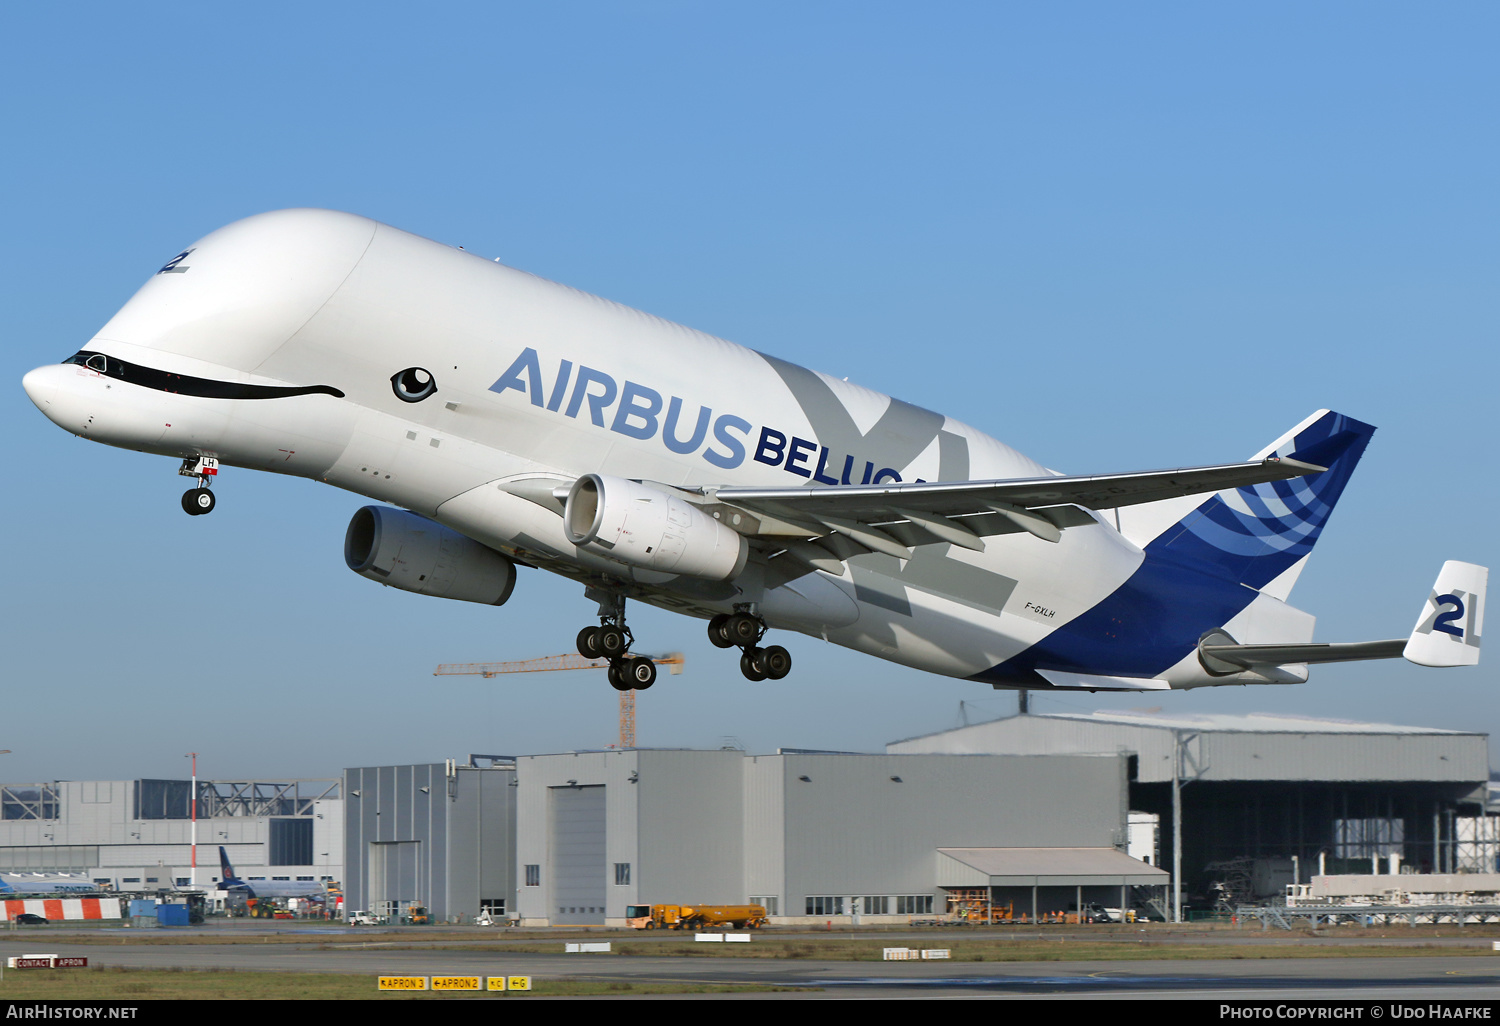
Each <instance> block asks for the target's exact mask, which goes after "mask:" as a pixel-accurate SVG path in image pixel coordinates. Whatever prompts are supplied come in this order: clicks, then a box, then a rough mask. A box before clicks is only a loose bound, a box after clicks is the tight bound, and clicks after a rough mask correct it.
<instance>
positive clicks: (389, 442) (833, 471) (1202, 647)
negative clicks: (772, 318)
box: [23, 210, 1488, 691]
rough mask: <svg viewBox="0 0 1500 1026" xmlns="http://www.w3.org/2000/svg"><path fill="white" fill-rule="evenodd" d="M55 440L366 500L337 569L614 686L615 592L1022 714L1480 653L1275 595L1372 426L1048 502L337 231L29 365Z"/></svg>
mask: <svg viewBox="0 0 1500 1026" xmlns="http://www.w3.org/2000/svg"><path fill="white" fill-rule="evenodd" d="M23 383H24V386H25V389H26V392H27V394H28V395H29V396H30V397H31V399H32V401H33V402H34V403H35V404H36V405H37V406H38V407H39V408H40V409H41V411H42V412H43V413H45V414H46V415H47V417H48V418H50V419H51V420H52V421H53V422H54V423H56V424H58V425H59V426H61V427H63V428H65V429H66V430H68V431H71V432H73V433H74V434H76V435H79V436H82V437H84V438H89V439H93V440H95V441H98V442H103V443H105V444H108V445H113V446H118V447H121V448H125V449H134V450H139V451H142V452H148V453H155V454H159V455H162V456H168V457H171V458H173V459H175V460H181V466H180V468H179V473H181V474H183V475H185V476H188V477H191V478H194V479H195V480H196V482H197V483H196V486H195V487H193V488H191V489H189V490H188V491H187V492H186V493H185V494H184V495H183V499H182V502H183V508H184V509H185V510H186V511H187V512H188V513H190V514H193V515H202V514H204V513H207V512H209V511H211V510H212V509H213V508H214V505H215V502H216V495H217V494H218V491H221V490H222V488H220V489H218V490H215V489H212V488H211V487H210V486H211V485H213V484H214V483H215V482H216V481H217V479H218V477H219V471H220V470H221V469H222V468H230V467H238V468H247V469H254V470H266V471H271V472H273V473H278V474H289V475H294V476H298V477H305V478H308V479H311V480H315V481H322V482H325V483H327V484H331V485H335V486H337V487H339V488H343V489H347V490H348V491H352V492H355V493H357V494H359V495H363V496H367V497H369V498H370V499H374V500H376V501H377V502H378V503H381V505H369V506H365V507H363V508H361V509H359V510H357V511H356V512H355V513H354V515H353V518H352V520H351V521H350V524H349V528H348V531H347V533H346V536H345V539H344V558H345V560H346V562H347V563H348V566H349V567H350V569H352V570H354V571H355V572H356V573H358V574H361V575H363V576H364V577H367V578H369V579H370V580H373V581H376V582H378V583H381V584H384V585H387V586H390V587H394V588H400V589H403V590H406V591H411V592H416V593H418V594H424V595H433V596H440V597H444V598H449V599H459V600H463V601H468V602H479V603H487V604H490V605H500V604H502V603H504V602H505V601H506V600H507V599H508V598H510V596H511V592H512V590H513V588H514V587H515V585H516V580H517V569H516V568H517V567H525V568H540V569H543V570H548V571H551V572H553V573H556V574H561V575H563V576H564V577H567V578H570V579H572V580H574V581H576V582H578V583H580V584H582V585H583V586H584V594H585V596H586V598H587V599H588V600H589V601H591V602H595V603H597V604H598V612H597V616H598V625H597V626H595V625H594V624H592V623H590V624H589V625H587V626H585V627H584V629H583V630H581V631H580V632H579V635H578V648H579V651H580V652H581V653H583V654H585V655H590V656H597V655H603V656H606V657H608V658H609V660H610V674H609V677H610V682H611V683H612V684H613V685H614V686H615V687H616V688H618V689H620V690H627V689H630V688H646V687H649V686H650V685H651V684H652V683H653V681H654V680H655V674H656V669H655V666H654V665H653V664H652V663H651V662H650V660H649V659H644V658H640V657H637V656H634V655H632V654H631V651H630V646H631V644H632V640H633V639H632V635H631V632H630V630H629V627H628V626H627V624H626V620H625V603H626V600H627V599H636V600H639V601H643V602H648V603H651V604H653V605H656V606H661V607H664V608H667V609H672V610H676V611H679V612H682V613H685V614H688V615H690V616H696V617H699V618H702V619H706V620H707V621H708V633H709V637H710V639H711V640H712V641H713V642H714V644H716V645H718V646H719V647H721V648H725V649H729V648H738V649H739V650H740V668H741V670H742V672H743V673H744V675H745V676H746V677H748V678H749V679H751V680H763V679H766V678H768V677H769V678H773V679H776V678H780V677H783V676H785V675H786V674H787V672H788V671H789V670H790V668H791V656H790V655H789V654H788V652H787V650H786V649H785V648H784V647H782V646H781V645H776V644H770V645H763V644H762V642H763V641H764V640H765V636H766V634H767V632H768V631H770V630H773V629H775V630H789V631H798V632H801V633H803V634H807V635H811V636H814V637H819V638H823V639H825V640H827V641H830V642H833V643H835V644H838V645H843V646H846V647H848V648H852V649H856V650H858V651H861V652H866V653H870V654H872V655H876V656H880V657H882V658H885V659H889V660H893V661H895V662H898V663H903V664H905V665H908V666H913V667H918V668H921V669H924V670H929V671H932V672H934V673H941V674H947V675H950V676H954V677H961V678H968V679H971V680H976V681H984V682H988V683H991V684H993V685H994V686H995V687H1006V688H1027V689H1054V688H1061V689H1087V690H1126V691H1131V690H1158V689H1170V688H1192V687H1201V686H1205V685H1216V684H1281V683H1292V682H1298V681H1302V680H1305V679H1306V677H1307V665H1308V664H1309V663H1316V662H1331V661H1341V660H1351V659H1376V658H1390V657H1396V656H1402V655H1404V656H1405V657H1406V658H1407V659H1409V660H1411V661H1413V662H1416V663H1419V664H1422V665H1426V666H1458V665H1470V664H1473V663H1475V662H1477V661H1478V657H1479V644H1480V633H1481V629H1482V616H1483V601H1484V592H1485V584H1486V579H1487V576H1488V572H1487V571H1486V570H1485V568H1483V567H1479V566H1474V565H1472V564H1468V563H1459V562H1449V563H1446V564H1444V566H1443V568H1442V570H1441V572H1440V573H1439V576H1438V579H1437V584H1436V586H1435V587H1434V588H1433V590H1432V592H1431V594H1430V595H1429V596H1428V598H1427V600H1426V603H1425V605H1424V608H1423V610H1422V612H1421V614H1420V616H1419V617H1418V622H1417V626H1416V629H1415V630H1414V631H1413V632H1412V633H1411V635H1410V636H1409V637H1408V638H1401V639H1396V640H1391V641H1377V642H1362V643H1353V644H1341V645H1340V644H1333V645H1330V644H1315V643H1313V641H1312V634H1313V617H1312V616H1311V615H1309V614H1307V613H1304V612H1302V611H1300V610H1298V609H1295V608H1293V607H1292V606H1291V605H1289V604H1288V602H1287V599H1288V596H1289V594H1290V592H1291V590H1292V585H1293V584H1294V583H1295V582H1296V580H1297V576H1298V574H1299V573H1300V572H1301V570H1302V568H1303V566H1304V565H1305V564H1306V561H1307V558H1308V554H1309V552H1310V551H1311V550H1312V547H1313V544H1314V543H1315V542H1316V541H1317V539H1318V536H1319V534H1320V533H1321V532H1322V530H1323V528H1324V526H1325V524H1326V523H1327V521H1328V517H1329V515H1330V513H1331V512H1332V511H1333V508H1334V504H1335V503H1336V502H1337V501H1338V499H1339V496H1340V494H1342V492H1343V490H1344V486H1345V484H1346V483H1347V482H1348V481H1349V477H1350V474H1352V473H1353V471H1354V467H1355V464H1356V463H1357V462H1358V461H1359V459H1360V456H1361V454H1362V453H1363V452H1364V450H1365V447H1366V445H1367V444H1368V443H1369V441H1370V437H1371V435H1372V433H1373V432H1374V428H1372V427H1371V426H1370V425H1368V424H1365V423H1362V422H1360V421H1358V420H1355V419H1353V418H1351V417H1348V416H1345V415H1343V414H1340V413H1334V412H1330V411H1328V410H1319V411H1317V412H1315V413H1313V414H1311V415H1310V416H1308V417H1307V418H1306V419H1305V420H1303V421H1302V422H1301V423H1299V424H1296V425H1294V426H1293V427H1292V428H1291V429H1290V430H1288V431H1286V432H1285V433H1284V434H1281V435H1280V437H1278V438H1276V439H1275V440H1274V441H1273V442H1271V443H1270V444H1269V445H1267V446H1265V447H1264V448H1263V449H1261V450H1260V451H1259V452H1258V453H1257V454H1256V455H1255V456H1254V457H1253V458H1252V459H1251V460H1250V461H1249V462H1246V463H1227V464H1223V465H1218V466H1209V467H1193V468H1187V469H1177V470H1158V471H1143V472H1130V473H1116V474H1095V475H1086V476H1070V475H1064V474H1059V473H1056V472H1054V471H1051V470H1048V469H1047V468H1045V467H1043V466H1042V465H1040V464H1038V463H1036V462H1035V461H1033V460H1031V459H1028V458H1027V457H1025V456H1023V455H1021V454H1020V453H1019V452H1016V451H1015V450H1014V449H1011V448H1009V447H1007V446H1006V445H1004V444H1002V443H1001V442H999V441H997V440H995V439H993V438H991V437H989V436H988V435H985V434H983V433H981V432H980V431H977V430H975V429H974V428H972V427H969V426H967V425H965V424H961V423H959V422H957V421H955V420H953V419H951V418H948V417H945V416H943V415H941V414H938V413H933V412H930V411H928V410H925V409H921V408H919V407H916V406H913V405H910V404H908V403H904V402H902V401H900V400H898V399H893V398H890V397H888V396H885V395H880V394H878V393H876V392H872V391H870V390H868V389H865V388H861V387H859V386H858V385H853V384H849V383H848V382H846V381H842V380H840V379H838V378H834V377H830V376H828V375H825V374H820V373H816V372H814V371H810V370H806V369H804V368H802V367H799V366H796V365H794V364H791V363H788V362H786V361H785V360H782V359H779V358H777V357H774V356H770V355H767V354H764V353H759V352H755V351H753V350H750V349H746V348H743V347H741V346H738V345H735V344H733V343H731V342H727V341H724V340H723V339H719V338H714V337H712V336H709V335H705V334H703V333H701V332H697V331H694V330H692V329H690V328H686V327H682V326H680V325H677V324H673V323H670V322H668V321H664V320H661V319H659V318H656V317H653V316H651V315H649V314H645V313H641V312H639V311H636V310H632V309H629V308H627V307H624V306H620V305H618V304H616V303H612V302H609V301H607V300H604V299H599V298H596V297H594V296H591V295H587V294H585V293H582V292H579V291H576V290H574V289H571V288H568V287H566V286H563V285H559V284H556V283H554V282H550V281H546V280H544V279H541V278H538V277H535V276H533V275H530V274H527V273H525V272H522V271H518V270H513V269H511V268H509V267H505V266H502V265H501V264H499V263H497V262H494V261H490V260H486V259H484V258H482V257H479V256H476V255H474V254H472V253H468V252H464V251H462V250H460V249H456V248H453V247H450V246H447V245H443V244H441V243H437V242H433V241H430V240H428V239H424V238H421V237H418V236H416V235H412V234H409V233H407V232H404V231H400V230H398V229H395V228H391V227H388V226H386V225H383V224H378V223H376V222H374V221H371V220H367V219H365V218H362V217H358V216H354V215H352V214H344V213H336V212H332V211H326V210H284V211H279V212H274V213H268V214H262V215H258V216H255V217H251V218H248V219H246V220H243V221H239V222H237V223H235V224H231V225H229V226H228V227H225V228H221V229H219V230H218V231H215V232H213V233H211V234H210V235H208V236H206V237H204V238H203V239H201V240H199V241H198V242H196V243H194V244H193V245H191V246H189V247H188V248H186V249H184V250H183V251H182V252H180V253H178V254H177V255H175V256H173V257H172V258H171V259H170V260H169V261H168V262H167V263H166V265H165V266H163V267H162V268H161V269H160V270H159V271H157V272H156V273H155V274H154V275H153V276H152V277H151V278H150V280H149V281H147V282H146V284H145V285H144V286H143V287H142V288H141V290H140V291H139V292H138V293H136V295H135V296H134V297H133V298H132V299H131V300H130V301H129V302H128V303H126V305H125V306H124V307H123V308H122V309H121V310H120V311H119V312H118V313H117V314H116V315H115V316H114V317H113V318H112V319H111V320H110V321H109V323H107V324H106V325H104V327H103V328H101V329H100V331H99V333H98V334H97V335H96V336H95V337H94V338H92V339H91V340H89V341H88V343H87V344H86V345H85V346H84V347H83V348H82V350H81V351H79V352H78V353H76V354H75V355H73V356H71V357H69V358H68V359H66V360H64V361H62V362H61V363H58V364H53V365H51V366H45V367H39V368H37V369H36V370H33V371H32V372H30V373H29V374H27V375H26V377H25V379H24V382H23Z"/></svg>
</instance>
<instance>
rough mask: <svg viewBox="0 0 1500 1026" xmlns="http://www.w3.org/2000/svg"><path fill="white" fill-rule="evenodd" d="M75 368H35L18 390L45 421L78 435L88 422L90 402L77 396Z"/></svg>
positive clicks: (52, 366)
mask: <svg viewBox="0 0 1500 1026" xmlns="http://www.w3.org/2000/svg"><path fill="white" fill-rule="evenodd" d="M77 371H78V368H76V367H69V366H67V365H66V364H61V363H55V364H52V365H51V366H47V367H38V368H37V369H36V370H34V371H31V372H30V373H29V374H27V375H26V376H25V377H23V378H22V379H21V387H22V388H24V389H26V394H27V395H28V396H29V397H30V398H31V401H32V402H33V403H35V404H36V408H37V409H39V410H41V411H42V413H44V414H46V416H47V419H48V420H50V421H52V423H54V424H56V425H57V426H58V427H60V428H63V429H64V430H66V431H71V432H73V433H74V434H75V435H76V434H80V433H82V432H83V430H84V429H85V427H86V425H87V424H88V422H89V421H90V420H91V419H92V414H93V405H94V403H93V401H92V400H91V399H90V397H88V396H86V395H83V394H81V393H80V390H79V388H78V384H77V382H78V373H77Z"/></svg>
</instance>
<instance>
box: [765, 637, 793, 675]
mask: <svg viewBox="0 0 1500 1026" xmlns="http://www.w3.org/2000/svg"><path fill="white" fill-rule="evenodd" d="M760 651H761V652H762V653H763V654H764V656H765V660H764V661H765V667H766V676H767V677H769V678H771V679H772V680H780V679H781V678H783V677H785V676H786V675H787V674H789V673H791V672H792V654H791V653H790V652H788V651H787V650H786V649H784V648H782V647H781V646H780V645H772V646H770V647H769V648H763V649H760Z"/></svg>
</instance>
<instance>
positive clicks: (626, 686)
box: [608, 659, 630, 691]
mask: <svg viewBox="0 0 1500 1026" xmlns="http://www.w3.org/2000/svg"><path fill="white" fill-rule="evenodd" d="M608 676H609V686H610V687H612V688H614V689H615V690H616V691H629V690H630V681H628V680H626V679H625V673H624V668H623V667H622V666H621V665H620V661H619V660H618V659H611V660H610V663H609V673H608Z"/></svg>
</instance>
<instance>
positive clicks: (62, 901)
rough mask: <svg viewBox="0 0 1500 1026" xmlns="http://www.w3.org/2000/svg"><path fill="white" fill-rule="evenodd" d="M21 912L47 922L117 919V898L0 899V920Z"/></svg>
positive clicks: (118, 907)
mask: <svg viewBox="0 0 1500 1026" xmlns="http://www.w3.org/2000/svg"><path fill="white" fill-rule="evenodd" d="M22 912H30V913H31V914H32V915H34V916H41V917H42V918H43V919H46V920H47V921H48V922H56V921H58V920H67V919H119V918H120V899H119V898H8V899H6V900H5V901H0V913H3V915H0V920H4V921H6V922H9V921H10V920H12V919H14V918H15V917H16V916H18V915H20V914H21V913H22Z"/></svg>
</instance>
